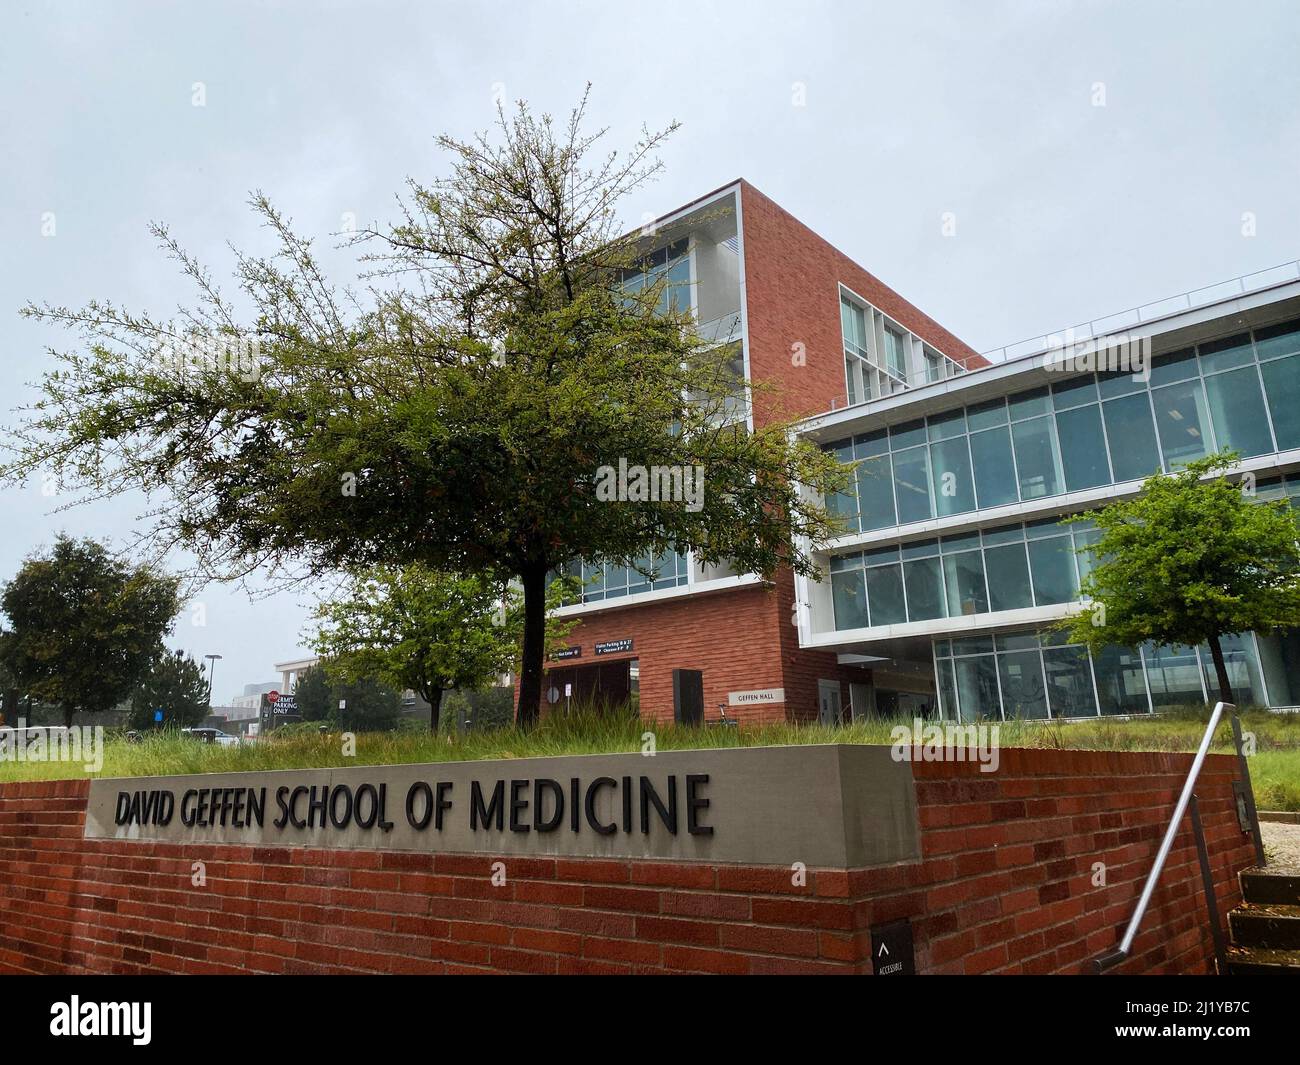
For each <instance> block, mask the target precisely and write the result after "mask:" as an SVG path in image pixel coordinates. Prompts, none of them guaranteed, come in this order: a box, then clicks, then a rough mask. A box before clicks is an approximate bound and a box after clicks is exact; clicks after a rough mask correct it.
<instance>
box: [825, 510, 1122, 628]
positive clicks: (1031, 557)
mask: <svg viewBox="0 0 1300 1065" xmlns="http://www.w3.org/2000/svg"><path fill="white" fill-rule="evenodd" d="M1097 535H1098V533H1097V530H1096V528H1095V527H1094V526H1093V525H1092V523H1091V522H1071V523H1070V524H1068V525H1067V524H1061V523H1058V522H1056V521H1055V520H1049V521H1040V522H1031V523H1030V524H1028V525H1023V524H1016V525H1007V526H1003V527H1000V528H996V529H985V530H984V531H983V532H982V533H981V532H972V533H963V534H960V535H957V536H945V537H943V538H942V539H929V540H918V541H915V542H913V543H908V544H903V545H902V546H901V547H899V546H892V547H885V548H880V549H876V550H871V551H861V552H849V553H845V554H840V555H834V556H832V558H831V560H830V571H831V572H830V578H831V590H832V594H831V600H832V604H833V607H834V612H835V628H836V629H860V628H875V627H878V626H881V625H898V624H902V623H903V622H914V621H931V620H933V619H935V618H943V617H950V618H959V617H964V616H967V615H970V614H986V613H989V612H990V611H998V610H1019V609H1022V608H1024V607H1033V606H1049V605H1053V604H1057V603H1066V602H1069V601H1071V600H1072V599H1074V598H1076V597H1077V596H1078V594H1079V580H1080V577H1081V575H1082V574H1083V573H1086V572H1087V569H1088V565H1089V555H1088V552H1087V551H1086V550H1083V549H1084V548H1086V547H1087V546H1088V545H1090V544H1092V543H1094V542H1095V541H1096V538H1097Z"/></svg>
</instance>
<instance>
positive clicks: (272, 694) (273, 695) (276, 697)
mask: <svg viewBox="0 0 1300 1065" xmlns="http://www.w3.org/2000/svg"><path fill="white" fill-rule="evenodd" d="M266 701H267V702H268V703H270V704H271V705H272V706H274V705H275V704H276V703H278V702H279V701H280V693H279V692H277V691H269V692H267V693H266Z"/></svg>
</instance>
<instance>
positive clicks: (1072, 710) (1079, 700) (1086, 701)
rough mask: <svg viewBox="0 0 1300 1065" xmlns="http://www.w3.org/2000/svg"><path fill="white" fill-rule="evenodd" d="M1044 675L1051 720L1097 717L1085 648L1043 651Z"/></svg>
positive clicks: (1051, 648)
mask: <svg viewBox="0 0 1300 1065" xmlns="http://www.w3.org/2000/svg"><path fill="white" fill-rule="evenodd" d="M1043 672H1044V673H1045V674H1046V677H1047V697H1048V702H1049V704H1050V706H1051V710H1052V716H1053V717H1091V716H1092V715H1094V714H1096V713H1097V700H1096V697H1095V696H1094V695H1093V691H1092V670H1091V669H1090V668H1089V663H1088V650H1087V648H1086V647H1078V646H1072V647H1046V646H1044V647H1043Z"/></svg>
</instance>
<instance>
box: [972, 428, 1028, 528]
mask: <svg viewBox="0 0 1300 1065" xmlns="http://www.w3.org/2000/svg"><path fill="white" fill-rule="evenodd" d="M1003 410H1004V413H1005V408H1003ZM970 453H971V460H972V462H973V464H974V467H975V493H976V497H977V498H978V500H979V505H980V507H981V508H988V507H1001V506H1005V505H1006V504H1008V503H1015V502H1017V501H1018V500H1019V498H1020V497H1019V495H1018V494H1017V492H1016V483H1017V479H1016V464H1015V460H1014V459H1013V458H1012V457H1011V430H1010V429H1008V428H1006V426H1002V427H1000V428H997V429H986V430H984V431H983V432H979V433H971V437H970Z"/></svg>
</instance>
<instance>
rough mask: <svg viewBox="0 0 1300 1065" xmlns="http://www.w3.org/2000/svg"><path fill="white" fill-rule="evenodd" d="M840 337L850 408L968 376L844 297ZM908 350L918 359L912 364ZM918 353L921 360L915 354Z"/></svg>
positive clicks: (873, 311)
mask: <svg viewBox="0 0 1300 1065" xmlns="http://www.w3.org/2000/svg"><path fill="white" fill-rule="evenodd" d="M840 332H841V333H842V334H843V338H844V384H845V394H846V395H847V397H848V401H849V404H850V405H852V404H855V403H865V402H866V401H867V400H869V399H877V398H879V397H881V396H888V395H892V394H893V393H895V392H898V391H900V390H902V389H904V388H907V387H909V386H912V385H923V384H929V383H931V382H934V381H942V380H944V379H946V378H948V377H952V376H954V375H956V374H959V373H964V372H965V367H963V366H962V365H960V364H959V363H956V362H953V361H952V360H951V359H949V358H947V357H946V356H944V355H941V354H940V353H939V352H937V351H935V350H934V349H933V348H931V347H929V346H928V345H926V344H924V343H923V342H922V341H921V340H920V338H918V337H916V336H915V335H914V334H912V333H909V332H908V331H907V330H906V329H903V328H902V327H901V326H899V325H897V324H896V323H894V322H893V321H892V320H891V319H889V318H888V317H887V316H885V315H884V314H882V313H881V312H880V311H878V310H876V309H875V308H874V307H871V306H869V305H867V304H865V303H860V302H859V301H858V300H856V299H850V298H849V296H847V295H845V294H843V293H841V295H840ZM909 350H910V351H912V352H913V353H914V354H913V356H912V358H909V356H908V352H909ZM918 352H919V357H917V355H916V354H915V353H918ZM913 360H915V363H914V361H913Z"/></svg>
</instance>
